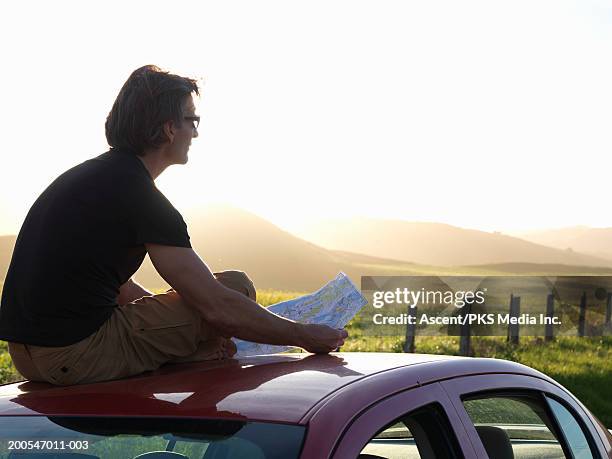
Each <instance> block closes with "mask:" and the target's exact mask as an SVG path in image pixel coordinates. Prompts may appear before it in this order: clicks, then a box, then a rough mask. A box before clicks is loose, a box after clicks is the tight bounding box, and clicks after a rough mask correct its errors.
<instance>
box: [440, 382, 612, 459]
mask: <svg viewBox="0 0 612 459" xmlns="http://www.w3.org/2000/svg"><path fill="white" fill-rule="evenodd" d="M441 384H442V386H443V388H444V390H445V391H446V392H447V394H448V396H449V398H450V400H451V403H452V404H453V405H454V407H455V410H457V412H458V415H459V417H460V418H461V420H462V422H463V425H464V428H465V429H466V431H467V432H468V434H469V436H470V439H471V441H472V446H473V447H474V449H475V450H476V452H477V455H478V457H479V458H483V459H485V458H486V459H488V455H487V453H486V451H485V449H484V446H483V444H482V442H481V441H480V437H479V435H478V432H476V428H475V427H474V424H473V423H472V420H471V418H470V416H469V415H468V413H467V411H466V409H465V407H464V406H463V400H465V399H470V398H475V397H478V395H479V394H483V395H486V394H491V395H493V394H495V395H500V396H503V395H504V394H505V395H509V394H513V395H515V396H520V395H521V394H522V395H532V396H533V394H534V393H538V394H539V397H540V398H541V399H542V403H543V408H544V409H545V410H546V413H547V414H548V416H549V417H550V419H551V422H553V424H554V428H555V432H554V434H555V435H558V436H560V437H559V439H560V442H561V443H562V445H561V446H562V448H563V451H564V453H566V454H567V451H568V449H567V443H566V439H565V435H564V434H563V433H562V432H561V429H560V426H559V423H558V420H557V417H556V416H555V415H554V413H553V412H552V411H551V408H550V406H549V404H548V402H547V401H546V400H545V397H546V396H549V397H552V398H554V399H555V400H557V401H559V402H561V404H562V405H563V406H564V407H565V408H566V409H568V410H569V411H570V413H571V414H572V415H573V416H574V418H575V419H576V420H577V421H578V423H579V425H580V427H581V428H582V430H583V432H584V435H585V437H586V438H587V441H588V442H589V446H591V452H592V454H593V457H594V458H597V459H601V458H606V457H608V456H607V453H606V450H605V447H604V443H603V440H602V439H601V436H600V434H599V431H598V429H597V428H596V427H595V423H594V420H593V419H591V417H590V416H589V415H588V412H587V410H586V409H585V408H584V407H583V406H582V404H581V403H580V402H579V401H578V400H576V399H575V398H574V397H573V396H572V395H571V394H570V393H569V392H567V391H565V390H563V389H562V388H561V387H559V386H557V385H555V384H552V383H550V382H548V381H546V380H544V379H541V378H537V377H533V376H526V375H517V374H487V375H475V376H464V377H459V378H453V379H450V380H447V381H443V382H441Z"/></svg>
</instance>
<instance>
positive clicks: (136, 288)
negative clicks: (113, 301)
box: [117, 278, 153, 306]
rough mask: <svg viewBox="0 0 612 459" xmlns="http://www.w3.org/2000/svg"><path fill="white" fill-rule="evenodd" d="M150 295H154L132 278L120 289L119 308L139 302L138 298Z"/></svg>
mask: <svg viewBox="0 0 612 459" xmlns="http://www.w3.org/2000/svg"><path fill="white" fill-rule="evenodd" d="M149 295H153V293H151V292H149V291H148V290H146V289H145V288H144V287H143V286H142V285H140V284H138V283H137V282H136V281H135V280H134V278H131V279H129V280H128V281H127V282H126V283H125V284H123V285H122V286H121V287H120V288H119V296H118V297H117V304H118V305H119V306H124V305H126V304H128V303H131V302H132V301H135V300H137V299H138V298H142V297H143V296H149Z"/></svg>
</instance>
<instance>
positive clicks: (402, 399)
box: [331, 382, 477, 459]
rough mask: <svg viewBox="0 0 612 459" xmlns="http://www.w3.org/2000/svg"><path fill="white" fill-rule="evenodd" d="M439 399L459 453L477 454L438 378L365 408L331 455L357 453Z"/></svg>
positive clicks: (468, 456) (463, 454)
mask: <svg viewBox="0 0 612 459" xmlns="http://www.w3.org/2000/svg"><path fill="white" fill-rule="evenodd" d="M432 403H435V404H437V405H439V407H440V408H441V413H442V414H443V415H444V416H445V417H446V420H447V421H448V425H449V426H450V428H451V431H450V432H449V434H451V435H453V436H454V437H455V439H456V441H457V445H458V446H459V448H460V449H459V451H457V453H458V454H459V455H460V457H461V456H463V457H464V458H467V459H472V458H476V457H477V456H476V454H475V451H474V450H473V448H472V445H471V443H470V440H469V437H468V435H467V432H466V431H465V429H464V427H463V423H462V421H461V419H460V418H459V416H458V414H457V412H456V410H455V408H454V406H453V404H452V403H451V401H450V400H449V398H448V396H447V395H446V392H445V391H444V389H443V388H442V386H441V385H440V383H438V382H435V383H431V384H427V385H424V386H420V387H417V388H413V389H407V390H405V391H402V392H399V393H397V394H394V395H391V396H389V397H387V398H385V399H383V400H381V401H379V402H377V403H375V404H373V405H371V406H369V407H368V408H367V409H365V410H364V411H362V412H361V413H360V414H359V415H358V416H356V417H355V418H354V419H353V420H352V422H351V423H350V425H349V426H348V427H347V428H346V429H345V430H344V432H343V433H342V435H341V436H340V438H339V440H338V442H337V443H336V447H335V448H334V451H333V453H332V455H331V457H332V458H336V459H340V458H347V457H357V456H358V455H359V454H360V453H361V451H362V450H363V448H364V447H365V446H366V445H367V444H368V442H369V441H370V440H371V439H372V438H373V437H374V436H376V435H377V434H378V433H379V432H380V431H381V430H382V429H383V428H384V427H386V426H387V425H388V424H390V423H391V422H393V421H395V420H397V419H398V418H401V417H402V416H405V415H408V414H410V413H411V412H413V411H415V410H417V409H419V408H423V407H424V406H426V405H430V404H432Z"/></svg>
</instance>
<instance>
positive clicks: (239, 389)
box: [0, 353, 551, 424]
mask: <svg viewBox="0 0 612 459" xmlns="http://www.w3.org/2000/svg"><path fill="white" fill-rule="evenodd" d="M398 372H400V376H401V377H400V378H399V379H398V377H397V375H398ZM392 373H393V374H394V375H395V376H394V377H393V378H385V376H386V375H389V374H392ZM484 373H513V374H527V375H531V376H536V377H539V378H545V379H547V380H549V381H551V380H550V378H547V377H546V376H544V375H543V374H541V373H539V372H537V371H535V370H533V369H531V368H529V367H526V366H524V365H520V364H517V363H513V362H508V361H505V360H496V359H481V358H479V359H474V358H465V357H454V356H441V355H427V354H401V353H335V354H330V355H311V354H276V355H270V356H257V357H247V358H241V359H227V360H220V361H208V362H197V363H187V364H176V365H166V366H163V367H162V368H160V369H159V370H156V371H153V372H147V373H143V374H141V375H138V376H134V377H130V378H126V379H121V380H115V381H107V382H100V383H92V384H81V385H74V386H66V387H60V386H53V385H51V384H48V383H39V382H30V381H25V382H20V383H13V384H7V385H3V386H0V415H2V416H6V415H37V414H42V415H47V416H50V415H56V416H165V417H175V416H180V417H200V418H212V419H234V420H260V421H272V422H282V423H298V424H305V423H307V421H308V418H309V416H308V415H309V413H310V412H311V410H312V409H313V408H314V407H315V405H316V406H318V407H320V406H321V404H322V403H324V402H325V399H327V398H329V397H331V396H332V395H333V394H335V393H337V392H338V391H340V390H346V389H347V388H351V389H352V390H355V389H358V388H359V381H361V380H363V379H365V378H369V380H370V382H371V381H372V378H375V380H380V384H381V385H385V384H387V385H388V386H389V387H388V388H386V391H383V392H385V393H389V394H391V393H394V392H397V391H399V390H402V389H405V388H409V387H415V386H418V385H423V384H426V383H428V382H433V381H436V380H441V379H448V378H452V377H457V376H463V375H473V374H484ZM398 380H399V381H401V387H398ZM379 394H380V392H379ZM375 401H376V400H372V403H373V402H375Z"/></svg>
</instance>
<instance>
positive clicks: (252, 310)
mask: <svg viewBox="0 0 612 459" xmlns="http://www.w3.org/2000/svg"><path fill="white" fill-rule="evenodd" d="M145 246H146V249H147V252H148V253H149V257H150V258H151V261H152V262H153V265H154V266H155V269H156V270H157V271H158V272H159V274H160V275H161V276H162V277H163V278H164V279H165V280H166V282H168V283H169V284H170V285H171V286H172V287H173V288H174V289H175V290H176V291H177V292H178V293H179V294H180V295H181V296H182V297H183V298H184V299H185V301H186V302H187V303H188V304H189V305H191V306H192V307H194V308H196V309H197V310H198V311H200V313H201V314H202V317H203V318H204V319H205V320H206V321H207V322H209V323H211V324H212V325H214V326H215V327H217V328H218V329H219V330H220V331H221V332H222V333H224V334H225V335H226V336H235V337H237V338H241V339H245V340H248V341H254V342H258V343H267V344H284V345H292V346H299V347H303V348H304V349H306V350H308V351H311V352H330V351H332V350H334V349H336V348H338V347H340V346H341V345H342V344H343V343H344V338H346V336H347V333H346V331H344V330H335V329H333V328H330V327H328V326H326V325H316V324H299V323H296V322H293V321H291V320H287V319H284V318H282V317H279V316H277V315H275V314H273V313H271V312H270V311H268V310H267V309H265V308H263V307H262V306H260V305H258V304H257V303H255V302H254V301H252V300H251V299H249V298H248V297H247V296H245V295H242V294H240V293H238V292H236V291H234V290H232V289H229V288H227V287H225V286H224V285H223V284H221V283H220V282H218V281H217V280H216V279H215V277H214V276H213V274H212V273H211V271H210V269H208V266H206V264H205V263H204V262H203V261H202V259H201V258H200V257H199V256H198V254H197V253H195V252H194V251H193V250H192V249H189V248H183V247H171V246H164V245H158V244H146V245H145Z"/></svg>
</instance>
